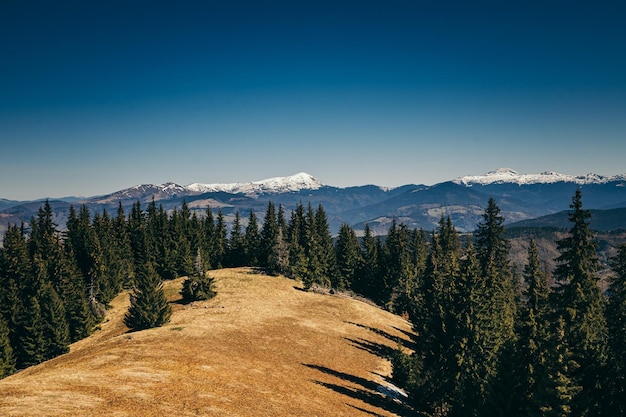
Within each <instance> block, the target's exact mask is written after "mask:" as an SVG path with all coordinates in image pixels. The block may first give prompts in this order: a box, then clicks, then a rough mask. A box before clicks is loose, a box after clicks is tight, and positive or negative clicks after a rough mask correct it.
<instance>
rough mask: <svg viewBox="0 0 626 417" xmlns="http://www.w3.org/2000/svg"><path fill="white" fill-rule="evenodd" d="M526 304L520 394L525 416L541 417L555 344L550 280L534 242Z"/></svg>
mask: <svg viewBox="0 0 626 417" xmlns="http://www.w3.org/2000/svg"><path fill="white" fill-rule="evenodd" d="M524 280H525V282H526V289H525V291H524V302H523V303H522V308H521V312H520V322H519V325H518V334H519V357H518V361H519V367H520V377H519V384H520V385H521V387H520V391H521V390H523V395H522V399H523V402H522V404H523V410H522V411H521V412H522V414H523V415H524V416H529V417H531V416H541V415H543V413H544V412H545V411H546V409H547V407H549V402H550V401H551V399H550V396H551V395H553V394H554V391H550V385H551V384H550V381H549V376H550V373H551V372H552V370H551V369H550V367H549V365H550V363H549V362H550V360H549V358H550V355H551V349H552V348H553V346H552V345H553V344H552V343H550V338H551V337H552V329H551V324H550V306H549V303H548V297H549V294H550V290H549V287H548V279H547V276H546V274H545V271H544V269H543V268H542V266H541V262H540V260H539V253H538V248H537V244H536V242H535V240H534V239H531V241H530V245H529V248H528V263H527V265H526V266H525V268H524Z"/></svg>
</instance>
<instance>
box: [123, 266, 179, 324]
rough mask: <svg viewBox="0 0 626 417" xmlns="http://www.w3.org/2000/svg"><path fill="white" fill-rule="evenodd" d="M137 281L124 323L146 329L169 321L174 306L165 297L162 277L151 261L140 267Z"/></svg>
mask: <svg viewBox="0 0 626 417" xmlns="http://www.w3.org/2000/svg"><path fill="white" fill-rule="evenodd" d="M136 281H137V282H136V285H135V287H134V288H133V292H132V293H131V296H130V307H129V308H128V312H127V313H126V315H125V316H124V324H126V326H128V327H129V328H130V329H131V330H144V329H150V328H153V327H160V326H162V325H164V324H166V323H167V322H169V320H170V317H171V315H172V308H171V306H170V305H169V303H168V302H167V299H166V298H165V293H164V292H163V282H162V280H161V277H159V276H158V274H157V273H156V271H155V270H154V267H153V266H152V264H151V263H149V262H148V263H146V264H145V266H144V267H142V268H139V270H138V271H137V277H136Z"/></svg>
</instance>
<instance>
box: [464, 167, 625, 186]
mask: <svg viewBox="0 0 626 417" xmlns="http://www.w3.org/2000/svg"><path fill="white" fill-rule="evenodd" d="M624 180H626V174H621V175H613V176H604V175H597V174H586V175H578V176H574V175H566V174H559V173H558V172H554V171H545V172H542V173H540V174H519V173H518V172H516V171H514V170H512V169H511V168H498V169H496V170H494V171H490V172H488V173H486V174H484V175H468V176H465V177H460V178H457V179H455V180H453V182H455V183H457V184H463V185H469V186H471V185H473V184H480V185H488V184H505V183H511V184H518V185H530V184H554V183H557V182H571V183H574V184H578V185H589V184H606V183H609V182H614V181H624Z"/></svg>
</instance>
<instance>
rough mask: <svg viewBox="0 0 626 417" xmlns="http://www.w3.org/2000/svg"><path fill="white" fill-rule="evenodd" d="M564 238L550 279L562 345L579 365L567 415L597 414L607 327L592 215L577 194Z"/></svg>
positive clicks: (600, 399)
mask: <svg viewBox="0 0 626 417" xmlns="http://www.w3.org/2000/svg"><path fill="white" fill-rule="evenodd" d="M570 208H571V209H573V211H572V212H571V213H570V214H569V220H570V222H571V223H572V228H571V229H570V231H569V235H568V236H567V237H565V238H563V239H560V240H559V241H557V248H558V250H559V252H560V256H559V257H558V258H557V267H556V270H555V272H554V278H555V280H556V282H557V287H556V289H555V296H556V297H555V298H556V300H555V301H556V304H555V305H556V309H557V315H558V316H559V317H562V318H563V320H564V326H565V327H564V332H565V336H564V340H565V342H566V343H567V347H568V348H569V350H570V351H571V354H572V360H573V361H575V362H576V363H577V364H578V367H577V368H576V371H575V372H574V373H573V374H572V375H571V377H572V378H573V379H574V381H575V384H577V385H580V386H581V387H582V391H581V392H580V393H579V395H577V396H576V398H574V401H573V403H572V414H573V415H577V416H599V415H602V405H603V399H602V397H603V394H604V393H603V389H602V387H601V386H599V381H600V380H601V372H600V369H601V368H602V366H603V365H604V362H605V360H606V340H607V327H606V320H605V316H604V306H603V296H602V293H601V292H600V287H599V286H598V280H599V277H598V275H597V271H598V266H599V261H598V258H597V255H596V243H595V241H594V237H593V232H592V231H591V228H590V227H589V219H590V217H591V213H590V212H589V211H588V210H584V209H583V208H582V192H581V191H580V189H578V190H576V193H575V195H574V197H573V199H572V204H571V205H570Z"/></svg>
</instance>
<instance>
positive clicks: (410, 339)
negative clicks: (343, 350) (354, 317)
mask: <svg viewBox="0 0 626 417" xmlns="http://www.w3.org/2000/svg"><path fill="white" fill-rule="evenodd" d="M345 323H348V324H352V325H354V326H357V327H360V328H362V329H366V330H369V331H370V332H373V333H376V334H377V335H379V336H382V337H384V338H385V339H387V340H390V341H392V342H393V343H394V344H395V345H396V346H397V345H402V346H404V347H405V348H407V349H411V350H415V337H416V336H415V334H413V333H410V332H407V331H406V330H402V329H400V328H398V327H395V326H394V327H393V328H394V329H395V330H397V331H398V332H400V333H402V334H404V335H406V336H407V339H405V338H403V337H400V336H396V335H393V334H391V333H389V332H386V331H384V330H381V329H378V328H376V327H371V326H366V325H364V324H360V323H355V322H352V321H347V322H345ZM361 340H364V339H361ZM350 341H351V342H353V343H355V341H354V340H351V339H350ZM364 341H365V342H367V343H370V344H374V343H372V342H368V341H366V340H364ZM355 344H357V347H358V345H359V343H355ZM376 345H379V343H376ZM382 350H383V351H384V349H382ZM392 351H393V349H392ZM372 353H374V354H376V353H375V352H372ZM385 357H387V356H385Z"/></svg>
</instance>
